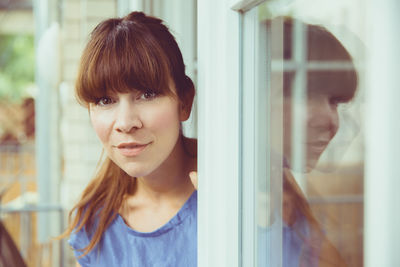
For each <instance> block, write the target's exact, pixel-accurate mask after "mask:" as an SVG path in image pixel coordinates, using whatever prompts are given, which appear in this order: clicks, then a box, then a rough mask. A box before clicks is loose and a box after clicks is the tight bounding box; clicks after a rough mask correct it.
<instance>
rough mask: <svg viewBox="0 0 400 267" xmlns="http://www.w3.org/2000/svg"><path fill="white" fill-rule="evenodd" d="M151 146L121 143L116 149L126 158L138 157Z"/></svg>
mask: <svg viewBox="0 0 400 267" xmlns="http://www.w3.org/2000/svg"><path fill="white" fill-rule="evenodd" d="M150 144H151V142H150V143H147V144H140V143H134V142H131V143H120V144H118V145H117V146H116V148H117V149H118V151H119V152H120V153H121V154H122V155H123V156H125V157H135V156H138V155H139V154H140V153H142V151H143V150H145V149H146V148H147V146H148V145H150Z"/></svg>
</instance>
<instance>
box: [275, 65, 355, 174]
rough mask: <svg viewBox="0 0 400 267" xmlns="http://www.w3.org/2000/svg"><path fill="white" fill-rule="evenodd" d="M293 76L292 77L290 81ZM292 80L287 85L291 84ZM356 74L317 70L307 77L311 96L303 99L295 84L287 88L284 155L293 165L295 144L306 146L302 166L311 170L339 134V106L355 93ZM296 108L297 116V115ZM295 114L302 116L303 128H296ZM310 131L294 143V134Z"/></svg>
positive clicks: (308, 90) (298, 117) (308, 92)
mask: <svg viewBox="0 0 400 267" xmlns="http://www.w3.org/2000/svg"><path fill="white" fill-rule="evenodd" d="M289 80H291V79H290V78H289V77H288V78H287V80H286V82H288V81H289ZM290 84H291V82H288V84H287V85H290ZM356 85H357V83H356V77H355V74H354V72H351V71H319V72H318V71H314V72H309V73H308V77H307V92H306V93H307V97H306V101H305V102H303V103H301V102H300V101H298V100H297V99H294V98H293V97H292V92H291V90H292V89H291V86H286V87H285V92H284V100H283V105H284V116H283V120H284V121H283V123H284V155H285V158H286V160H287V161H288V162H289V165H291V166H293V163H292V162H291V154H292V152H293V148H294V145H298V146H300V147H301V148H302V149H304V150H303V151H304V154H305V155H306V160H305V161H304V165H303V167H302V170H303V171H304V170H305V171H311V170H312V169H313V168H314V167H315V165H316V164H317V162H318V160H319V158H320V156H321V154H322V152H324V151H325V149H326V147H327V146H328V144H329V142H330V141H331V140H332V138H333V137H334V136H335V134H336V132H337V131H338V128H339V115H338V108H339V106H340V105H342V104H345V103H348V102H349V101H351V100H352V99H353V97H354V94H355V90H356ZM293 112H296V117H294V116H293ZM295 118H297V119H299V120H300V122H301V123H300V125H302V127H303V129H294V127H293V123H294V122H295V121H294V120H295ZM301 130H303V131H306V132H305V136H304V140H302V141H301V143H298V144H295V143H293V142H294V141H293V138H292V137H293V136H292V135H293V134H296V133H298V131H301Z"/></svg>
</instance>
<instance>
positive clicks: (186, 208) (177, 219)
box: [117, 190, 197, 237]
mask: <svg viewBox="0 0 400 267" xmlns="http://www.w3.org/2000/svg"><path fill="white" fill-rule="evenodd" d="M195 200H197V190H195V191H194V192H193V193H192V194H191V195H190V197H189V198H188V200H186V202H185V203H184V204H183V205H182V207H181V208H180V209H179V211H178V212H177V213H176V214H175V215H174V216H173V217H172V218H171V219H170V220H169V221H168V222H167V223H166V224H164V225H163V226H161V227H159V228H158V229H156V230H154V231H152V232H140V231H137V230H135V229H132V228H131V227H129V226H128V225H127V224H126V223H125V221H124V219H123V218H122V216H121V215H120V214H119V213H118V214H117V223H119V224H121V225H122V227H124V229H125V230H126V231H127V232H128V233H129V234H132V235H135V236H139V237H154V236H159V235H162V234H164V233H166V232H168V231H169V230H171V229H172V228H173V227H174V226H176V225H178V224H180V223H182V221H183V220H184V219H185V218H186V217H187V216H188V215H189V214H190V210H191V209H192V208H193V205H197V201H195Z"/></svg>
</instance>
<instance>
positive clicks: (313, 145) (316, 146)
mask: <svg viewBox="0 0 400 267" xmlns="http://www.w3.org/2000/svg"><path fill="white" fill-rule="evenodd" d="M328 144H329V142H327V141H316V142H308V143H307V147H308V149H309V150H310V149H311V150H312V151H314V152H318V153H322V152H323V151H324V150H325V148H326V147H327V146H328Z"/></svg>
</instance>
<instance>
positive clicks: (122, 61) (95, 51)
mask: <svg viewBox="0 0 400 267" xmlns="http://www.w3.org/2000/svg"><path fill="white" fill-rule="evenodd" d="M130 23H133V22H130V21H121V20H119V19H114V20H108V21H105V22H104V23H102V24H100V25H99V26H98V27H97V28H96V29H95V30H94V31H93V33H92V39H91V40H90V41H89V43H88V44H87V46H86V48H85V51H84V53H83V55H84V56H83V57H82V59H81V65H80V70H79V74H78V79H77V82H76V95H77V98H78V101H79V102H80V103H81V104H84V105H87V104H89V103H94V102H96V101H97V100H98V99H99V98H101V97H104V96H106V95H108V94H110V93H129V92H132V91H141V92H146V91H149V90H150V91H152V92H154V93H157V94H161V95H175V92H174V90H173V86H174V84H173V80H172V78H171V73H170V67H169V61H168V57H167V55H166V54H165V52H164V50H163V49H162V47H161V46H160V44H159V43H158V42H157V40H156V39H155V38H154V37H153V35H152V34H151V33H150V32H149V31H148V30H146V28H145V27H141V26H140V25H137V24H136V25H135V27H127V24H130ZM110 24H112V25H110ZM131 26H132V25H131ZM132 28H133V29H134V30H133V29H132Z"/></svg>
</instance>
